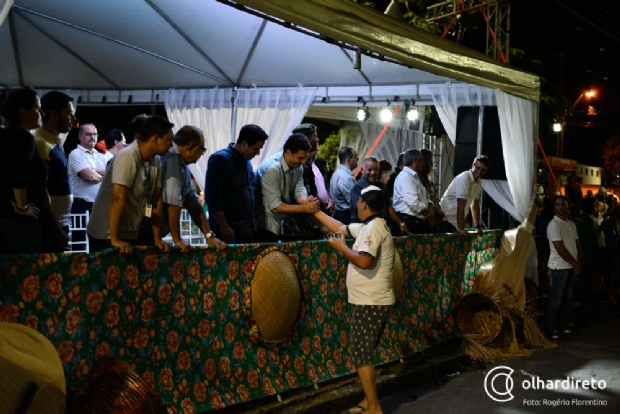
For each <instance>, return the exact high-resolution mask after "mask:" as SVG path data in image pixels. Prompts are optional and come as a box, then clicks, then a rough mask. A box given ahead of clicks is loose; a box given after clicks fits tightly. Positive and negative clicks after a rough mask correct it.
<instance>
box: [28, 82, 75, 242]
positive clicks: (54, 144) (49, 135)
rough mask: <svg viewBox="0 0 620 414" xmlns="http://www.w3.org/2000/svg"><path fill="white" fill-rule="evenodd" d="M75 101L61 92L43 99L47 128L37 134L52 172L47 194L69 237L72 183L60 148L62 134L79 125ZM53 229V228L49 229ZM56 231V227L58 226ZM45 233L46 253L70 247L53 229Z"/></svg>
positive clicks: (41, 150)
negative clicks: (54, 233)
mask: <svg viewBox="0 0 620 414" xmlns="http://www.w3.org/2000/svg"><path fill="white" fill-rule="evenodd" d="M72 101H73V98H71V97H70V96H69V95H67V94H64V93H62V92H59V91H52V92H48V93H46V94H45V95H43V97H42V98H41V110H42V111H43V112H44V115H43V118H42V120H43V124H42V126H41V127H40V128H38V129H37V130H36V131H35V133H34V137H35V141H36V144H37V149H38V150H39V153H41V157H43V159H44V160H45V163H46V164H47V169H48V172H49V174H48V178H47V192H48V193H49V195H50V203H51V206H52V210H53V213H54V216H55V217H56V219H57V220H58V225H59V226H60V227H61V229H62V231H64V232H65V234H67V235H68V234H69V224H70V221H71V205H72V204H73V194H72V192H71V184H70V182H69V173H68V169H67V157H65V153H64V152H63V149H62V146H61V145H60V144H61V142H60V134H65V133H67V132H69V131H70V130H71V127H72V126H73V123H74V122H75V115H74V112H73V104H72V103H71V102H72ZM45 227H49V226H45ZM54 227H55V226H54ZM42 230H43V231H42V232H43V245H42V248H41V249H42V251H43V252H62V251H64V250H65V247H66V246H63V245H60V243H59V240H58V238H57V237H53V231H52V230H51V229H50V228H44V229H42ZM62 239H63V240H65V239H66V237H63V238H62Z"/></svg>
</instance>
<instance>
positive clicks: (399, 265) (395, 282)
mask: <svg viewBox="0 0 620 414" xmlns="http://www.w3.org/2000/svg"><path fill="white" fill-rule="evenodd" d="M404 283H405V278H404V273H403V262H402V260H401V259H400V254H399V253H398V250H396V249H394V268H393V269H392V289H393V290H394V297H395V298H396V300H398V298H399V297H400V295H401V294H402V293H403V287H404V286H403V285H404Z"/></svg>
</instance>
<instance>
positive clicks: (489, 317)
mask: <svg viewBox="0 0 620 414" xmlns="http://www.w3.org/2000/svg"><path fill="white" fill-rule="evenodd" d="M454 321H455V323H456V327H457V329H458V330H459V333H460V334H461V336H462V337H463V338H464V339H466V340H469V341H473V342H476V343H478V344H480V345H485V344H488V343H490V342H491V341H493V340H494V339H495V337H496V336H497V334H499V332H500V330H501V329H502V315H501V313H500V311H499V308H498V307H497V305H496V304H495V302H494V301H493V300H492V299H491V298H489V297H488V296H486V295H483V294H480V293H470V294H469V295H465V296H463V297H462V298H461V300H460V301H459V303H458V304H457V306H456V309H455V310H454Z"/></svg>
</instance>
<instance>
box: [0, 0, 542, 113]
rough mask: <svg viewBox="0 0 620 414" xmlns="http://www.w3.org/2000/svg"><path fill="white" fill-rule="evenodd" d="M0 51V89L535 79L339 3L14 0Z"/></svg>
mask: <svg viewBox="0 0 620 414" xmlns="http://www.w3.org/2000/svg"><path fill="white" fill-rule="evenodd" d="M246 6H247V7H246ZM356 48H359V49H360V51H361V53H362V55H361V63H362V65H361V69H360V70H356V69H353V63H352V62H353V61H354V60H355V51H354V50H355V49H356ZM0 50H2V51H3V59H1V60H0V84H3V85H19V84H23V85H29V86H33V87H35V88H38V89H52V88H53V89H74V90H75V89H81V90H91V91H92V90H114V91H126V90H162V89H169V88H211V87H237V88H252V87H259V88H261V87H297V86H299V85H302V86H323V87H325V86H327V87H334V86H349V87H350V86H358V87H360V86H367V87H369V88H368V92H367V95H368V96H369V97H370V96H371V95H372V87H377V86H381V85H411V84H429V83H430V84H438V83H445V82H450V81H455V80H456V81H464V82H469V83H473V84H477V85H481V86H487V87H491V88H494V89H501V90H504V91H506V92H508V93H512V94H514V95H516V96H520V97H525V98H526V99H531V100H538V78H537V77H536V76H534V75H529V74H525V73H523V72H520V71H516V70H514V69H511V68H510V67H508V66H506V65H501V64H499V63H497V62H494V61H492V60H491V59H489V58H487V57H486V56H484V55H482V54H479V53H477V52H473V51H471V50H470V49H467V48H464V47H461V46H460V45H457V44H454V43H452V42H449V41H447V40H445V39H441V38H440V37H438V36H436V35H431V34H430V33H427V32H424V31H422V30H419V29H416V28H414V27H412V26H410V25H407V24H405V23H404V22H401V21H399V20H396V19H394V18H392V17H390V16H385V15H382V14H380V13H377V12H375V11H373V10H371V9H369V8H367V7H364V6H361V5H359V4H357V3H354V2H352V1H346V0H323V1H321V2H316V1H312V0H295V1H294V2H292V1H288V0H286V1H285V0H238V1H237V2H233V1H230V0H217V1H216V0H177V1H170V0H144V1H127V0H106V1H101V0H100V1H95V0H91V1H83V0H63V1H62V2H59V1H41V0H15V4H14V5H13V8H12V9H11V12H10V14H9V17H8V18H7V19H6V21H5V22H4V23H3V24H2V26H0ZM390 60H391V61H390ZM393 62H400V63H402V64H398V63H393ZM82 102H84V99H83V101H82Z"/></svg>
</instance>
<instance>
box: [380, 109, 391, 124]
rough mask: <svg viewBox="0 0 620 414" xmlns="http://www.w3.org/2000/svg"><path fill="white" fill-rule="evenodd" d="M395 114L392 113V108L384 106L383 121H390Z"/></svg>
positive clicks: (382, 111)
mask: <svg viewBox="0 0 620 414" xmlns="http://www.w3.org/2000/svg"><path fill="white" fill-rule="evenodd" d="M393 116H394V114H393V113H392V110H391V109H389V108H384V109H382V110H381V122H383V123H385V122H390V121H391V120H392V117H393Z"/></svg>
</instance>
